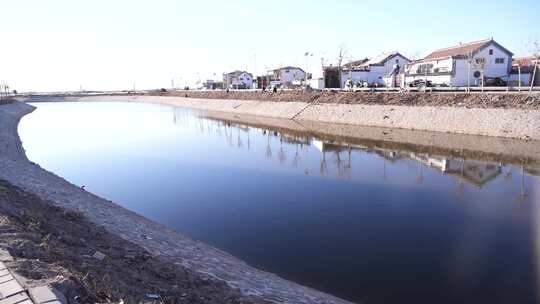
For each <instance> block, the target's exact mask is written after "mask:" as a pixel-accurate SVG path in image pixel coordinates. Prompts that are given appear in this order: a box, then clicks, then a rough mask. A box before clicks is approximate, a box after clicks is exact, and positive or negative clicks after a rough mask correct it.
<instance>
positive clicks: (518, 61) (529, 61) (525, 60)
mask: <svg viewBox="0 0 540 304" xmlns="http://www.w3.org/2000/svg"><path fill="white" fill-rule="evenodd" d="M535 62H536V63H537V64H538V63H540V58H536V57H534V56H529V57H519V58H514V59H512V65H515V66H518V65H519V66H522V67H523V66H534V63H535Z"/></svg>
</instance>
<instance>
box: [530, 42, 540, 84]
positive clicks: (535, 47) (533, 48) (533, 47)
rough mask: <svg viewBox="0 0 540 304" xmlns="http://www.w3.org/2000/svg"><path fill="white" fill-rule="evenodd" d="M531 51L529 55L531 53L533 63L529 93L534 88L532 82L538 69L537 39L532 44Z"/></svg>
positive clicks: (538, 47) (539, 51)
mask: <svg viewBox="0 0 540 304" xmlns="http://www.w3.org/2000/svg"><path fill="white" fill-rule="evenodd" d="M531 51H532V52H531V53H532V57H533V61H534V69H533V75H532V79H531V89H530V91H531V92H532V90H533V87H534V81H535V79H536V70H537V69H538V62H539V61H540V43H539V42H538V39H536V40H535V41H534V42H533V43H532V49H531Z"/></svg>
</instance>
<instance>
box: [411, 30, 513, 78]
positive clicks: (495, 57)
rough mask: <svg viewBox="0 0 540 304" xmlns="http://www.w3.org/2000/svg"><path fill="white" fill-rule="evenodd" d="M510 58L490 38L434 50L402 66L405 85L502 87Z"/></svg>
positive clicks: (504, 49)
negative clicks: (403, 67)
mask: <svg viewBox="0 0 540 304" xmlns="http://www.w3.org/2000/svg"><path fill="white" fill-rule="evenodd" d="M512 56H513V53H512V52H510V51H509V50H507V49H506V48H504V47H503V46H501V45H500V44H499V43H497V42H496V41H495V40H493V39H486V40H481V41H475V42H470V43H465V44H459V45H457V46H453V47H449V48H444V49H440V50H436V51H434V52H432V53H431V54H429V55H428V56H426V57H425V58H423V59H421V60H417V61H414V62H410V63H409V64H408V65H407V66H406V67H405V74H404V76H405V85H406V86H411V85H412V86H416V84H419V83H421V84H424V83H427V84H428V85H429V84H431V85H433V86H450V87H467V86H489V85H503V84H505V83H506V82H507V81H508V80H509V75H510V72H511V69H512ZM501 80H502V81H501Z"/></svg>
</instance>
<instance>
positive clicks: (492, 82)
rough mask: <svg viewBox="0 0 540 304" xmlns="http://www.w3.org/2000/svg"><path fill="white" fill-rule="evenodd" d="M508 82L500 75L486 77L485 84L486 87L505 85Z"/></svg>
mask: <svg viewBox="0 0 540 304" xmlns="http://www.w3.org/2000/svg"><path fill="white" fill-rule="evenodd" d="M507 84H508V83H507V82H506V81H504V80H502V78H500V77H495V78H488V77H485V78H484V86H485V87H505V86H506V85H507Z"/></svg>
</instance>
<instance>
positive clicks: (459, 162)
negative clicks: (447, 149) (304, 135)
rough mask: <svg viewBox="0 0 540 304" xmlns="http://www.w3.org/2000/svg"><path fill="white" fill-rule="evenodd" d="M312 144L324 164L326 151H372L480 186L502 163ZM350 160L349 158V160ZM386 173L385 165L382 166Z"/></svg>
mask: <svg viewBox="0 0 540 304" xmlns="http://www.w3.org/2000/svg"><path fill="white" fill-rule="evenodd" d="M312 146H313V147H315V148H316V149H317V150H319V151H321V153H322V154H323V156H322V162H323V163H324V165H325V166H326V155H325V153H326V152H335V153H336V155H338V157H339V153H340V152H342V151H349V152H350V151H351V150H361V151H363V152H365V153H368V154H371V153H374V154H376V155H378V156H380V157H381V158H383V159H384V161H385V163H386V161H389V162H391V163H393V162H396V161H398V160H401V159H406V158H408V159H412V160H415V161H417V162H419V163H421V164H424V165H426V166H429V167H432V168H436V169H438V170H439V171H441V172H442V173H444V174H447V175H451V176H454V177H457V178H459V179H460V180H462V181H465V182H467V183H469V184H472V185H475V186H478V187H481V186H483V185H485V184H486V183H488V182H489V181H491V180H493V179H494V178H496V177H497V176H499V175H500V174H501V172H502V164H500V163H494V162H486V161H480V160H464V159H458V158H451V157H447V156H437V155H429V154H425V153H413V152H402V151H395V150H389V149H382V148H373V147H366V146H361V145H353V144H341V143H331V142H323V141H321V140H312ZM349 162H350V160H349ZM384 170H385V175H386V165H385V167H384Z"/></svg>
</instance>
